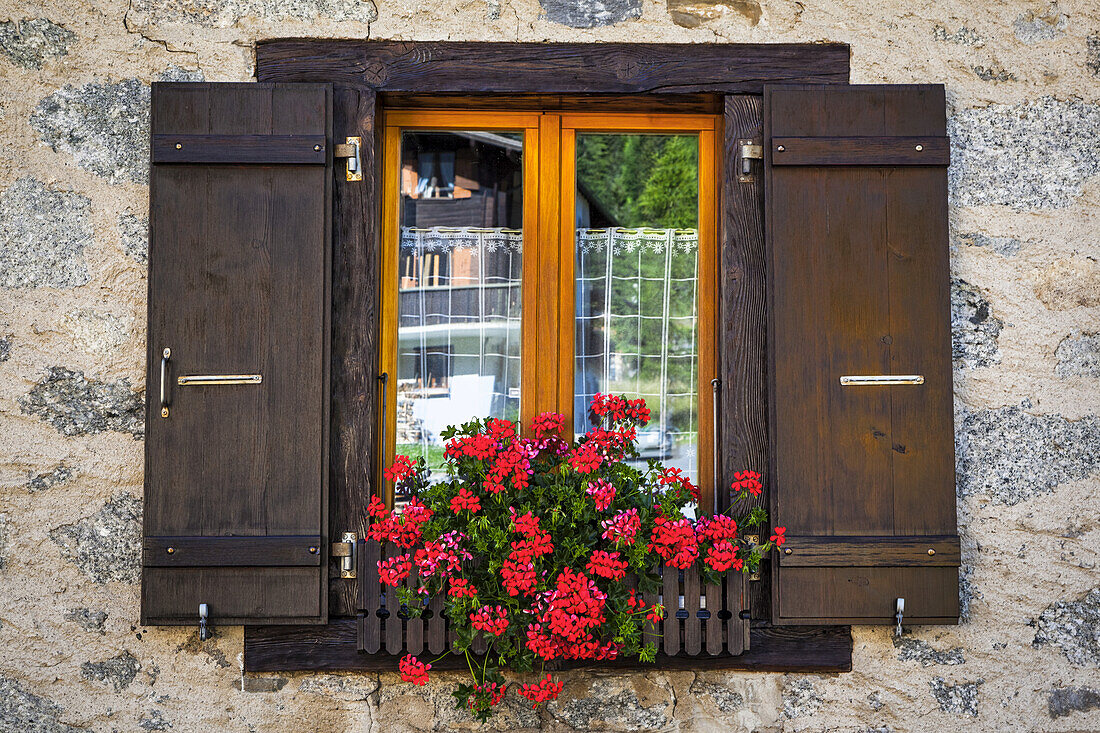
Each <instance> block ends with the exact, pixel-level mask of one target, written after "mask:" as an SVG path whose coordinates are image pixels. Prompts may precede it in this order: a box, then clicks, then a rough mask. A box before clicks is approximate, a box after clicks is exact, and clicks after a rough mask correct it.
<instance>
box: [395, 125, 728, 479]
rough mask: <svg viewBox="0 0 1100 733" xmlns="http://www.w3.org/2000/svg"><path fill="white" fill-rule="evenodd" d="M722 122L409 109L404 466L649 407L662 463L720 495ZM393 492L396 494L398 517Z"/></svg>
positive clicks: (400, 427) (401, 217) (649, 445)
mask: <svg viewBox="0 0 1100 733" xmlns="http://www.w3.org/2000/svg"><path fill="white" fill-rule="evenodd" d="M716 126H717V118H715V117H713V116H709V115H648V114H647V115H637V114H556V113H528V112H499V111H494V112H484V113H481V112H476V111H463V112H457V111H421V110H415V111H413V110H405V111H402V110H398V111H391V112H388V113H386V115H385V123H384V134H383V156H382V164H381V165H382V169H383V171H384V177H383V229H382V237H383V242H382V247H383V266H382V271H383V273H384V277H383V278H382V281H381V288H382V350H381V371H382V372H383V373H385V374H386V375H387V383H388V385H389V386H390V389H388V392H387V404H386V410H385V414H384V416H383V420H384V423H385V424H384V425H383V435H385V436H386V438H387V450H386V459H387V460H386V461H385V462H384V463H388V461H389V460H390V459H391V458H392V456H393V455H395V454H403V455H410V456H413V457H414V458H415V457H424V458H425V460H426V461H427V462H428V464H429V466H431V467H433V468H438V467H439V466H440V465H441V464H442V456H443V442H444V441H443V439H442V437H441V432H442V430H443V429H444V428H445V427H446V426H448V425H454V424H461V423H463V422H465V421H467V420H470V419H473V418H478V417H485V416H491V417H496V418H505V419H509V420H521V421H522V422H523V423H528V422H529V421H530V419H531V418H532V417H533V416H534V415H535V414H537V413H539V412H542V411H546V410H550V411H554V412H561V413H563V414H565V415H566V416H567V418H569V421H568V422H569V424H571V425H572V426H573V429H574V430H575V431H576V432H577V433H582V432H584V431H586V430H587V429H588V428H589V423H588V418H587V407H588V405H589V404H590V403H591V400H592V397H593V396H594V395H595V394H597V393H599V392H614V393H624V394H628V395H631V396H635V397H644V398H645V399H646V401H647V403H648V404H649V406H650V409H651V411H652V419H651V422H650V425H649V426H648V427H647V429H646V430H643V431H642V432H641V433H640V434H639V441H638V445H639V451H640V454H641V455H640V460H641V461H642V462H644V461H646V460H648V459H659V460H662V461H664V462H665V463H667V464H670V465H675V466H678V467H680V468H681V469H683V470H684V472H685V473H687V474H688V475H690V476H691V477H692V478H693V479H694V480H695V481H696V482H697V483H699V485H700V486H701V487H702V488H703V489H704V491H705V492H706V494H705V495H706V496H707V497H712V496H713V492H712V490H711V483H712V480H711V475H712V473H713V469H712V462H711V457H712V454H713V448H712V440H713V434H712V421H711V420H709V419H705V418H704V417H703V416H709V415H711V411H712V405H711V390H710V383H711V380H712V379H713V378H714V376H715V374H716V363H715V362H716V359H715V353H714V327H715V323H714V317H715V316H714V308H713V304H714V298H713V297H709V296H706V294H708V293H713V292H714V288H715V284H714V278H715V261H714V260H715V248H714V241H715V227H716V222H715V209H716V207H715V190H716V182H715V170H716V161H715V156H716V154H717V152H716V148H715V129H716ZM392 490H393V489H392V486H386V491H387V493H388V494H389V496H388V497H387V498H388V499H389V500H390V501H393V497H392Z"/></svg>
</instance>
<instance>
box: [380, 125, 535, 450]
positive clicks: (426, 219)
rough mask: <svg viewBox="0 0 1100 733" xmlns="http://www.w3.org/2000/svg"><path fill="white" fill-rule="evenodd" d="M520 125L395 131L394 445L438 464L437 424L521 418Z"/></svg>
mask: <svg viewBox="0 0 1100 733" xmlns="http://www.w3.org/2000/svg"><path fill="white" fill-rule="evenodd" d="M522 154H523V136H522V134H521V133H489V132H405V133H403V134H402V136H401V221H400V224H401V226H400V237H401V241H400V251H399V256H398V272H397V278H398V296H397V297H398V328H397V420H396V422H397V424H396V433H395V435H396V442H397V453H398V454H403V455H408V456H412V457H413V458H414V459H415V458H417V457H419V456H424V457H425V459H426V460H427V461H428V464H429V466H433V467H438V466H440V465H441V464H442V462H443V461H442V458H443V440H442V439H441V438H440V433H441V432H442V430H443V429H444V428H446V427H447V426H448V425H459V424H461V423H463V422H465V421H467V420H470V419H471V418H475V417H478V418H484V417H487V416H491V417H498V418H507V419H509V420H516V419H518V418H519V387H520V351H519V349H520V276H521V274H522V272H523V268H522V257H523V232H522V227H523V220H522V213H523V190H522V184H523V175H522V168H523V166H522Z"/></svg>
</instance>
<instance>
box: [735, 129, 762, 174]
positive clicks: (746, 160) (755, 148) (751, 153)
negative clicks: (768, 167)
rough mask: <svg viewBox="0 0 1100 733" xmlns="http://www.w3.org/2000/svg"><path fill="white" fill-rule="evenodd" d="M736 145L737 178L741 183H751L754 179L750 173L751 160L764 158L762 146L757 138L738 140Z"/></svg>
mask: <svg viewBox="0 0 1100 733" xmlns="http://www.w3.org/2000/svg"><path fill="white" fill-rule="evenodd" d="M737 146H738V147H737V157H738V159H739V161H738V165H739V166H740V168H739V169H738V176H737V180H738V181H740V182H741V183H752V182H753V181H755V180H756V178H755V177H753V175H752V161H754V160H763V159H764V146H763V144H762V143H761V142H760V141H759V140H738V141H737Z"/></svg>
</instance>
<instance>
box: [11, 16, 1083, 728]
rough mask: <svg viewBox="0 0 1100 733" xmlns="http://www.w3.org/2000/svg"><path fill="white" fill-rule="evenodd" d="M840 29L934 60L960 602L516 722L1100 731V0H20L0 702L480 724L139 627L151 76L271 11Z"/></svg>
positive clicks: (404, 21)
mask: <svg viewBox="0 0 1100 733" xmlns="http://www.w3.org/2000/svg"><path fill="white" fill-rule="evenodd" d="M304 36H315V37H340V38H348V37H355V38H368V37H369V38H388V39H418V40H432V39H449V40H494V41H579V42H600V41H653V42H688V43H767V42H816V41H825V40H828V41H842V42H845V43H848V44H850V45H851V47H852V77H853V81H855V82H863V83H910V82H942V83H944V84H946V86H947V91H948V99H949V104H950V132H951V137H952V160H953V165H952V168H951V171H950V182H951V227H952V277H953V281H954V287H953V291H952V293H953V294H952V309H953V316H952V325H953V328H954V358H955V375H954V378H955V394H956V408H957V419H956V426H957V447H958V486H959V497H958V508H959V523H960V527H959V529H960V532H961V534H962V538H963V548H964V557H963V561H964V568H963V573H962V575H963V578H964V584H963V588H962V593H963V601H964V605H965V608H966V613H965V616H964V618H965V622H964V623H963V624H962V625H960V626H958V627H928V628H920V629H914V630H912V632H911V633H910V634H909V635H908V636H907V637H906V638H905V639H904V640H903V641H901V642H895V641H894V640H892V639H891V637H890V633H889V631H888V630H886V629H875V628H869V627H857V628H855V629H854V630H853V633H854V636H855V658H854V660H853V664H854V671H853V672H851V673H849V674H844V675H838V676H813V675H800V674H790V675H776V674H731V673H721V672H690V671H687V672H664V671H659V670H655V671H651V672H647V673H636V674H596V673H590V674H574V675H567V677H566V683H567V686H566V692H565V694H564V695H563V696H562V698H561V700H559V701H558V702H556V703H554V704H551V705H550V706H549V707H548V708H547V709H546V710H544V711H540V712H533V711H531V710H530V709H529V708H526V707H524V706H523V705H522V704H520V702H522V701H520V700H518V698H513V697H512V696H509V699H508V703H507V705H506V710H505V713H504V714H503V715H501V716H500V717H499V718H498V719H497V720H496V721H495V722H494V723H493V724H492V726H491V727H492V729H494V730H539V729H541V730H547V731H585V730H599V731H603V730H607V731H630V730H661V731H853V732H854V731H895V732H897V731H952V730H967V731H1009V730H1028V731H1071V730H1073V731H1083V730H1100V647H1098V645H1097V639H1100V573H1098V570H1097V563H1098V553H1100V475H1098V474H1100V417H1098V415H1100V368H1098V366H1097V365H1098V363H1100V335H1098V334H1100V152H1098V151H1100V5H1098V4H1097V3H1096V2H1094V0H1060V1H1059V2H1047V0H1005V1H1004V2H1002V1H1001V0H998V1H996V2H994V1H993V0H942V1H941V2H925V3H910V2H903V1H902V0H884V1H883V2H878V3H866V2H863V1H862V0H820V1H819V2H803V1H801V0H435V1H433V2H422V1H420V0H294V1H293V2H292V1H290V0H194V1H187V2H184V1H183V0H94V1H93V0H0V134H2V138H3V140H4V144H3V145H2V146H0V157H2V158H3V165H2V166H0V456H2V460H0V487H2V490H0V731H5V732H7V731H51V732H53V731H105V732H106V731H143V730H144V731H164V730H171V731H229V730H242V731H243V730H249V731H300V730H311V731H312V730H316V731H351V730H357V731H358V730H370V731H387V732H388V731H422V730H465V729H474V728H475V727H476V725H475V724H474V723H473V722H472V721H471V720H470V719H469V718H468V717H467V716H465V715H464V714H462V713H460V712H458V711H456V710H454V709H453V706H452V703H451V698H450V695H449V692H450V690H451V689H452V688H453V686H454V684H455V680H454V679H449V678H447V677H446V676H440V677H439V681H438V682H436V683H433V684H432V685H429V686H428V687H423V688H417V687H413V686H410V685H406V684H403V683H401V682H400V680H399V679H398V677H397V676H396V675H395V674H391V673H386V674H381V675H379V674H369V675H291V674H287V675H268V676H260V677H251V676H243V675H242V674H241V671H240V666H239V658H240V653H241V648H242V636H241V631H240V629H238V628H223V629H218V630H217V635H216V636H215V637H214V638H213V639H211V640H208V641H205V642H199V641H198V639H197V638H196V634H195V633H194V631H193V630H191V629H163V628H142V627H140V626H138V625H137V619H138V594H139V588H138V584H137V579H138V562H139V555H138V552H137V547H138V546H139V545H138V540H139V537H140V516H141V511H142V499H141V497H142V436H143V434H144V426H143V425H142V410H141V405H142V404H143V399H144V392H145V385H144V375H143V359H144V353H145V352H144V329H143V324H144V322H145V290H146V282H145V277H146V239H147V221H148V196H149V192H148V187H147V184H146V179H147V174H146V167H147V163H148V158H147V150H146V144H147V143H146V140H147V137H146V136H147V126H148V119H149V84H150V82H152V81H154V80H157V79H207V80H210V81H242V80H248V79H250V78H251V75H252V69H253V48H254V44H255V42H256V41H257V40H258V39H263V38H275V37H304Z"/></svg>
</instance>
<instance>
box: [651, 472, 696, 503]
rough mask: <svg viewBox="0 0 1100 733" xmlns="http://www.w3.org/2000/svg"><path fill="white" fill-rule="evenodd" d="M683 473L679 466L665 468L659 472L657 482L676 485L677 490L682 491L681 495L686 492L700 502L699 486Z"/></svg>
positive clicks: (664, 484)
mask: <svg viewBox="0 0 1100 733" xmlns="http://www.w3.org/2000/svg"><path fill="white" fill-rule="evenodd" d="M683 473H684V472H683V471H682V470H681V469H679V468H673V467H669V468H665V469H663V470H662V471H661V472H660V473H659V474H657V483H659V484H660V485H661V486H674V487H676V489H675V490H678V491H679V492H680V496H683V495H684V493H685V492H686V493H687V495H688V496H690V497H691V499H692V501H694V502H695V503H699V488H698V487H697V486H696V485H695V484H693V483H692V482H691V479H689V478H688V477H687V476H684V475H683Z"/></svg>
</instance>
